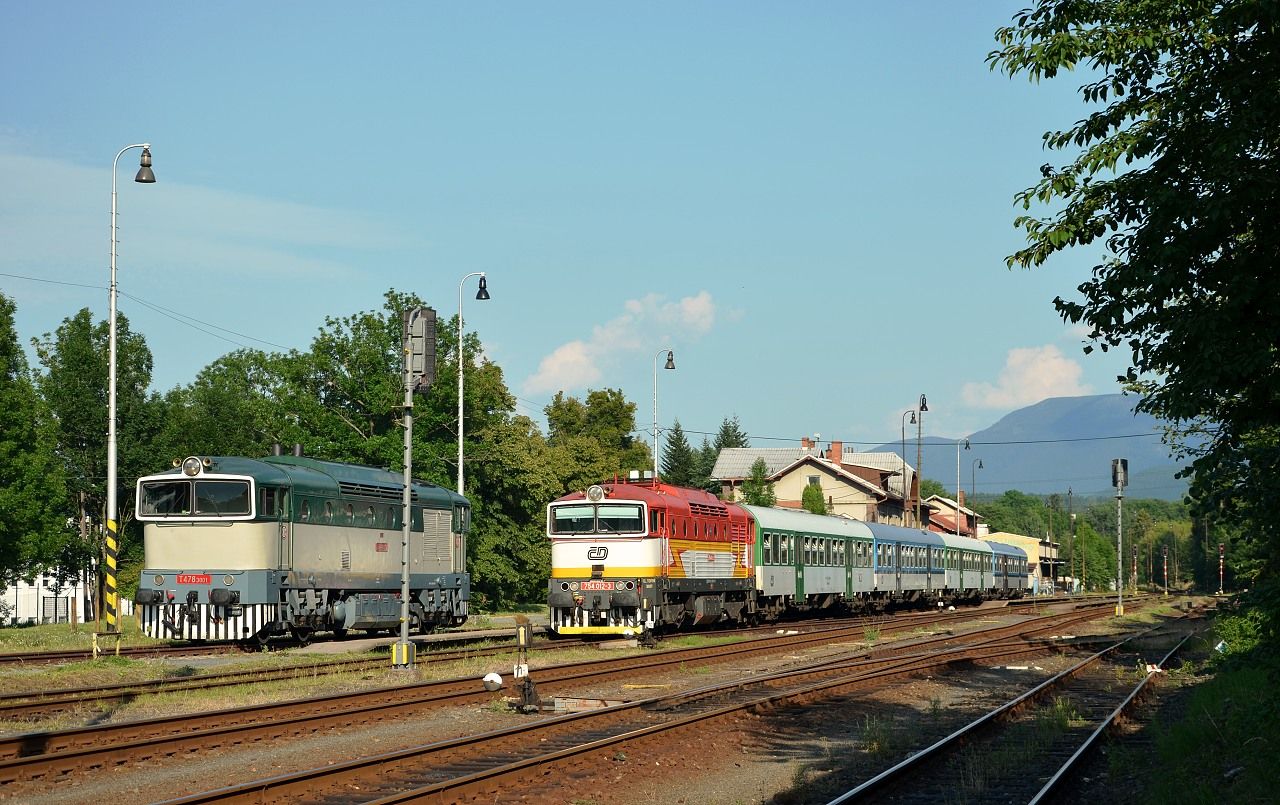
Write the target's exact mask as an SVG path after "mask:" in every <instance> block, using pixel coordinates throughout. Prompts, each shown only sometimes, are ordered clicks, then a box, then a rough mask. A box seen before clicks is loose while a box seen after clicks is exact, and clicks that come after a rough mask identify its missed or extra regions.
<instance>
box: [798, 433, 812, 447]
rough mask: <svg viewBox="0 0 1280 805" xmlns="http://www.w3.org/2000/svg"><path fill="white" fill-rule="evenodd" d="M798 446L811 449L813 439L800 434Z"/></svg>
mask: <svg viewBox="0 0 1280 805" xmlns="http://www.w3.org/2000/svg"><path fill="white" fill-rule="evenodd" d="M800 446H801V447H803V448H804V449H805V450H812V449H813V440H812V439H810V438H809V437H808V436H801V437H800Z"/></svg>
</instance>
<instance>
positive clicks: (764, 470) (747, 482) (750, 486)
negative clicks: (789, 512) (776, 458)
mask: <svg viewBox="0 0 1280 805" xmlns="http://www.w3.org/2000/svg"><path fill="white" fill-rule="evenodd" d="M742 499H743V500H744V501H746V502H747V503H749V504H751V505H752V506H772V505H773V504H775V503H777V502H778V496H777V495H775V494H774V492H773V484H772V483H771V482H770V481H769V466H768V465H767V464H765V463H764V459H763V458H757V459H756V461H755V463H754V464H752V465H751V475H750V476H748V477H746V478H743V479H742Z"/></svg>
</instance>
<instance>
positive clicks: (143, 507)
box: [138, 480, 191, 516]
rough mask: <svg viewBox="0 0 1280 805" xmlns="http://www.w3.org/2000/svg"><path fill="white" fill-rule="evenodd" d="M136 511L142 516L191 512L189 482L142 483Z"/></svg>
mask: <svg viewBox="0 0 1280 805" xmlns="http://www.w3.org/2000/svg"><path fill="white" fill-rule="evenodd" d="M138 512H139V513H140V514H142V515H144V516H146V515H153V516H165V515H179V514H191V482H190V481H185V480H184V481H157V482H152V483H145V484H143V485H142V495H141V497H140V498H139V500H138Z"/></svg>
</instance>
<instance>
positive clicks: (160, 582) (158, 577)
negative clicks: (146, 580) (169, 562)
mask: <svg viewBox="0 0 1280 805" xmlns="http://www.w3.org/2000/svg"><path fill="white" fill-rule="evenodd" d="M151 580H152V581H154V582H155V583H156V586H157V587H163V586H164V576H161V575H160V574H159V573H157V574H156V575H155V576H154V577H152V579H151Z"/></svg>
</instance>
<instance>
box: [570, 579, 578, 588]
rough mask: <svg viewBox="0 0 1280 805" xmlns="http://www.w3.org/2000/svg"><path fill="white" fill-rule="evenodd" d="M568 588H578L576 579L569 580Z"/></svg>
mask: <svg viewBox="0 0 1280 805" xmlns="http://www.w3.org/2000/svg"><path fill="white" fill-rule="evenodd" d="M569 589H570V590H577V589H578V582H576V581H571V582H569Z"/></svg>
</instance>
